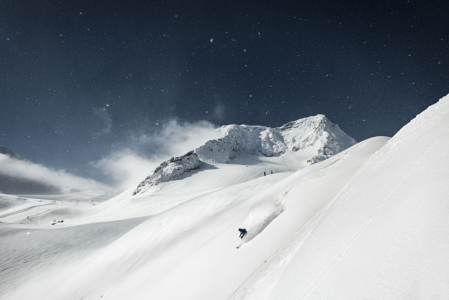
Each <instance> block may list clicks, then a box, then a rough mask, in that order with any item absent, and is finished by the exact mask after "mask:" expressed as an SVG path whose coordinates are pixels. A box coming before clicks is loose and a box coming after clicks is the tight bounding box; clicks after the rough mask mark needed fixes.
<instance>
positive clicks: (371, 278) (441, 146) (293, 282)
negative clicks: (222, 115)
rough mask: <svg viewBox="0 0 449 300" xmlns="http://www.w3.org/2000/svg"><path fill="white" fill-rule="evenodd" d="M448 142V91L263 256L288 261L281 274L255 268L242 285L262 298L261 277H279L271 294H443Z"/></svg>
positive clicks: (448, 282) (448, 277)
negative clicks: (279, 250) (274, 253)
mask: <svg viewBox="0 0 449 300" xmlns="http://www.w3.org/2000/svg"><path fill="white" fill-rule="evenodd" d="M448 149H449V96H446V97H445V98H443V99H441V100H440V101H439V102H438V103H437V104H435V105H433V106H431V107H429V108H428V109H427V110H426V111H424V112H423V113H421V114H420V115H418V116H417V117H416V118H415V119H414V120H413V121H411V122H410V123H409V124H408V125H406V126H405V127H403V128H402V129H401V130H400V131H399V132H398V133H397V134H396V135H395V136H394V137H393V138H392V139H391V140H390V141H389V142H388V143H387V144H386V145H385V146H384V147H383V148H382V149H381V150H380V151H378V152H377V153H376V154H374V155H373V156H372V157H371V158H370V159H369V160H368V162H367V163H366V164H365V165H364V166H363V167H362V168H361V169H360V170H359V172H358V174H356V175H354V177H353V179H352V181H351V182H350V183H349V184H348V185H347V187H346V188H345V189H344V190H343V191H342V192H341V193H340V194H339V195H338V196H337V197H336V198H335V199H334V200H333V202H332V203H331V205H329V206H328V207H327V208H326V209H325V210H324V211H323V212H322V213H321V214H320V215H319V216H317V217H316V218H314V220H313V223H315V225H314V226H313V228H311V230H310V232H309V233H306V232H304V234H303V235H302V237H300V238H298V239H296V240H295V241H293V242H292V244H291V245H290V246H289V249H290V250H291V251H289V252H288V253H284V254H283V255H281V256H278V257H273V258H272V259H271V260H270V261H269V262H268V263H267V265H269V264H271V265H272V268H270V269H276V268H275V267H274V266H275V265H276V264H277V265H279V266H280V263H279V262H282V263H283V264H287V265H288V267H286V269H285V272H283V274H281V276H280V279H279V281H278V278H273V277H276V276H272V275H274V273H272V274H269V275H268V276H267V277H264V276H263V275H262V274H263V273H260V279H261V281H258V282H257V281H254V282H253V284H252V285H251V286H247V287H246V289H247V290H251V289H257V288H256V286H257V287H258V288H259V289H260V292H259V293H258V294H259V295H264V297H266V298H268V297H269V295H270V293H269V292H268V290H264V287H263V284H261V282H262V281H263V282H277V281H278V283H277V286H276V288H275V289H274V292H273V294H272V297H270V299H362V298H363V299H387V298H388V299H449V259H448V254H447V253H449V226H448V216H449V205H448V199H449V184H448V182H449V172H448V170H449V159H448V157H449V152H448ZM299 236H300V235H298V237H299ZM265 271H266V270H265ZM261 272H263V271H261ZM265 274H266V273H265ZM263 278H264V279H263ZM264 297H257V296H255V294H254V297H249V296H247V297H246V298H245V299H265V298H264Z"/></svg>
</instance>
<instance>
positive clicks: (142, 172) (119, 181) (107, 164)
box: [93, 149, 158, 190]
mask: <svg viewBox="0 0 449 300" xmlns="http://www.w3.org/2000/svg"><path fill="white" fill-rule="evenodd" d="M93 165H94V166H95V167H96V168H98V169H100V170H101V172H102V173H103V174H104V175H106V176H107V177H109V178H110V179H112V180H113V182H114V183H115V184H116V185H117V186H116V188H118V189H119V190H126V189H128V188H130V187H132V186H133V185H137V183H138V182H139V181H142V180H143V179H144V178H145V177H146V176H147V175H148V174H149V173H150V172H151V171H152V170H153V169H154V168H156V167H157V166H158V163H157V160H156V159H155V158H153V159H148V158H145V157H142V156H140V155H139V154H137V153H136V152H134V151H133V150H131V149H124V150H121V151H117V152H114V153H112V154H111V155H110V156H108V157H104V158H102V159H100V160H99V161H97V162H94V163H93Z"/></svg>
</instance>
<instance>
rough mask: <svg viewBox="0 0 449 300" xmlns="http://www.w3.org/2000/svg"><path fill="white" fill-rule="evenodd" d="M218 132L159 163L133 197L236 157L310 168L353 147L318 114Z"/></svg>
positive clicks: (343, 133)
mask: <svg viewBox="0 0 449 300" xmlns="http://www.w3.org/2000/svg"><path fill="white" fill-rule="evenodd" d="M218 130H219V131H220V132H221V133H222V137H221V138H219V139H214V140H210V141H207V142H206V143H205V144H204V145H202V146H200V147H198V148H196V149H195V150H193V151H190V152H189V153H187V154H185V155H183V156H180V157H173V158H171V159H170V160H168V161H165V162H163V163H162V164H161V165H160V166H159V167H157V168H156V169H155V170H154V171H153V172H152V173H151V174H150V175H148V176H147V177H146V178H145V179H144V180H143V181H141V182H140V183H139V185H138V186H137V188H136V190H135V191H134V193H133V194H134V195H135V194H138V193H141V192H144V190H146V188H147V187H149V186H153V185H157V184H158V183H160V182H166V181H170V180H173V179H174V178H176V177H180V176H182V175H183V174H185V173H187V172H190V171H192V170H194V169H198V168H200V163H201V162H204V163H209V164H214V163H224V164H226V163H230V162H231V161H232V159H234V158H236V157H237V156H238V155H239V154H250V155H262V156H265V157H279V156H282V155H284V154H287V153H289V154H290V155H294V156H296V157H297V158H299V160H300V161H301V163H303V164H304V165H312V164H314V163H317V162H320V161H323V160H325V159H327V158H329V157H332V156H333V155H335V154H337V153H339V152H341V151H343V150H345V149H347V148H349V147H351V146H353V145H355V144H356V143H357V141H356V140H355V139H353V138H352V137H350V136H349V135H347V134H346V133H345V132H343V131H342V130H341V129H340V127H339V126H338V125H336V124H333V123H332V122H331V121H329V119H327V118H326V116H324V115H322V114H319V115H316V116H311V117H307V118H302V119H298V120H296V121H291V122H288V123H286V124H284V125H282V126H280V127H274V128H271V127H267V126H260V125H236V124H231V125H225V126H222V127H220V128H219V129H218ZM192 163H193V164H194V165H195V167H194V168H193V167H192Z"/></svg>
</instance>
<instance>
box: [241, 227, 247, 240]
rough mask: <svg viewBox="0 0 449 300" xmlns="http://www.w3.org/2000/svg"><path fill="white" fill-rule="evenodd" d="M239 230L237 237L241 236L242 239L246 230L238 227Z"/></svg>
mask: <svg viewBox="0 0 449 300" xmlns="http://www.w3.org/2000/svg"><path fill="white" fill-rule="evenodd" d="M239 231H240V235H239V238H242V239H243V237H244V236H245V234H247V233H248V231H246V229H245V228H239Z"/></svg>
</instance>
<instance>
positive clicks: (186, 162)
mask: <svg viewBox="0 0 449 300" xmlns="http://www.w3.org/2000/svg"><path fill="white" fill-rule="evenodd" d="M199 167H200V160H199V159H198V155H197V154H196V153H195V152H193V151H190V152H188V153H187V154H185V155H183V156H180V157H172V158H171V159H169V160H167V161H165V162H163V163H162V164H161V165H160V166H159V167H157V168H156V169H155V170H154V171H153V172H152V173H151V174H150V175H149V176H148V177H147V178H145V180H144V181H142V182H141V183H139V185H138V186H137V188H136V190H135V191H134V193H133V195H135V194H138V193H140V192H143V191H144V190H146V189H147V188H148V187H150V186H153V185H156V184H158V183H159V182H166V181H170V180H173V179H175V178H177V177H180V176H182V175H183V174H185V173H187V172H190V171H192V170H195V169H198V168H199Z"/></svg>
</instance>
